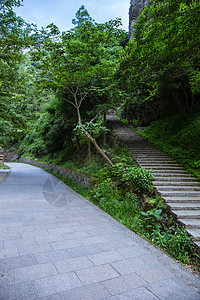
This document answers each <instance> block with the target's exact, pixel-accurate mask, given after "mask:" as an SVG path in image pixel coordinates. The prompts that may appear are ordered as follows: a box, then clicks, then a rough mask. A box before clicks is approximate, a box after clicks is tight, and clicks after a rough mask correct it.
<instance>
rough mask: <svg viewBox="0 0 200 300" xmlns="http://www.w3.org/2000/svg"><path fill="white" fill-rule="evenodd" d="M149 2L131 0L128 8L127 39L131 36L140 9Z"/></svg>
mask: <svg viewBox="0 0 200 300" xmlns="http://www.w3.org/2000/svg"><path fill="white" fill-rule="evenodd" d="M150 2H151V0H131V3H130V9H129V39H132V37H133V31H134V24H135V23H136V22H137V19H138V18H139V15H140V13H141V11H142V10H143V8H144V7H145V6H146V5H147V4H149V3H150Z"/></svg>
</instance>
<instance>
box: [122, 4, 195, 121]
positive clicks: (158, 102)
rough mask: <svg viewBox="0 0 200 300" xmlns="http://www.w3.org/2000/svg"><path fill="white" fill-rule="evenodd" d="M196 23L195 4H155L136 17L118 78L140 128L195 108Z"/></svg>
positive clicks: (184, 113)
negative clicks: (129, 94) (126, 93)
mask: <svg viewBox="0 0 200 300" xmlns="http://www.w3.org/2000/svg"><path fill="white" fill-rule="evenodd" d="M199 24H200V4H199V1H187V0H176V1H174V0H167V1H161V0H154V1H152V4H151V5H149V6H147V7H146V8H145V9H144V11H143V12H142V14H141V15H140V18H139V19H138V22H137V24H136V25H135V30H134V36H133V39H132V40H131V41H130V42H129V44H128V45H127V47H126V49H125V52H124V54H123V56H122V59H121V64H120V68H119V71H118V78H120V80H121V84H122V86H123V87H125V89H126V91H129V92H130V93H131V98H130V99H129V100H128V105H129V106H130V107H131V108H132V109H133V110H134V113H135V114H136V117H137V118H140V119H141V121H142V123H143V124H147V123H148V122H149V121H151V120H155V119H157V118H160V117H163V116H170V115H175V114H177V113H178V114H181V115H183V116H185V117H188V116H191V115H192V113H193V111H194V110H197V109H199V100H200V90H199V86H200V70H199V63H200V43H199V36H200V26H199Z"/></svg>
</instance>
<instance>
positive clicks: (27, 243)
mask: <svg viewBox="0 0 200 300" xmlns="http://www.w3.org/2000/svg"><path fill="white" fill-rule="evenodd" d="M34 244H36V241H35V239H34V238H27V239H17V240H6V241H5V242H4V248H12V247H18V246H19V247H24V246H30V245H34Z"/></svg>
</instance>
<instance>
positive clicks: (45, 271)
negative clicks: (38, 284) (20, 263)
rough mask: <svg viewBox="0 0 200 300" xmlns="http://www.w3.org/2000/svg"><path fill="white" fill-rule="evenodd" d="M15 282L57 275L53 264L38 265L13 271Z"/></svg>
mask: <svg viewBox="0 0 200 300" xmlns="http://www.w3.org/2000/svg"><path fill="white" fill-rule="evenodd" d="M14 274H15V282H16V283H19V282H24V281H31V280H35V279H38V278H44V277H49V276H53V275H56V274H58V272H57V270H56V268H55V266H54V265H53V264H50V263H49V264H39V265H34V266H29V267H24V268H20V269H15V270H14Z"/></svg>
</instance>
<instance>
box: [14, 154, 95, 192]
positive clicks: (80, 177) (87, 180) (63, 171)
mask: <svg viewBox="0 0 200 300" xmlns="http://www.w3.org/2000/svg"><path fill="white" fill-rule="evenodd" d="M18 160H19V162H21V163H25V164H29V165H33V166H36V167H40V168H43V169H49V170H51V171H52V172H55V173H57V172H58V173H59V174H60V175H64V176H65V178H69V177H71V178H73V179H74V180H75V181H76V182H77V183H79V184H81V185H83V186H85V187H87V188H88V187H89V186H90V184H91V181H92V178H91V177H90V176H87V175H85V174H83V173H79V172H77V171H73V170H70V169H67V168H63V167H59V166H57V165H54V164H45V163H41V162H38V161H37V160H32V159H30V158H27V157H24V158H19V159H18Z"/></svg>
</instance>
